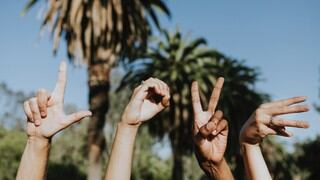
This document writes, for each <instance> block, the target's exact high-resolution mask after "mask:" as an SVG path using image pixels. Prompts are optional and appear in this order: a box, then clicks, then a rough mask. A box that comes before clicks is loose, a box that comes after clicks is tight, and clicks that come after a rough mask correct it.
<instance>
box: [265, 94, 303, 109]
mask: <svg viewBox="0 0 320 180" xmlns="http://www.w3.org/2000/svg"><path fill="white" fill-rule="evenodd" d="M306 99H307V97H306V96H297V97H292V98H288V99H282V100H277V101H273V102H269V103H265V104H263V105H261V106H262V107H263V108H270V107H276V106H290V105H293V104H297V103H301V102H304V101H306Z"/></svg>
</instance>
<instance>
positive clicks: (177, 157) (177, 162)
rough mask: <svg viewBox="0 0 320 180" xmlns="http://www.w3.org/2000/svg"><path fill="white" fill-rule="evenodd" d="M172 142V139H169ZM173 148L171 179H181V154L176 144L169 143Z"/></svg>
mask: <svg viewBox="0 0 320 180" xmlns="http://www.w3.org/2000/svg"><path fill="white" fill-rule="evenodd" d="M171 142H172V141H171ZM171 146H172V150H173V169H172V176H171V179H172V180H183V154H182V152H181V151H180V147H177V146H178V145H174V144H173V143H171Z"/></svg>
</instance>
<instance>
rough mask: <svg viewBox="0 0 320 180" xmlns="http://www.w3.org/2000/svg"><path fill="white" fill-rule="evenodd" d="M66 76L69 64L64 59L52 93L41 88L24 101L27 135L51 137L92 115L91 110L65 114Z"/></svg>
mask: <svg viewBox="0 0 320 180" xmlns="http://www.w3.org/2000/svg"><path fill="white" fill-rule="evenodd" d="M66 76H67V64H66V62H64V61H63V62H62V63H61V64H60V68H59V74H58V81H57V83H56V86H55V88H54V90H53V92H52V94H49V93H47V91H46V90H44V89H40V90H39V91H38V93H37V95H36V97H33V98H31V99H30V100H28V101H26V102H24V110H25V113H26V115H27V118H28V123H27V135H28V136H29V137H37V138H45V139H49V138H51V137H52V136H53V135H54V134H56V133H57V132H59V131H61V130H62V129H65V128H67V127H68V126H70V125H71V124H73V123H75V122H78V121H80V120H81V119H83V118H85V117H87V116H91V112H90V111H79V112H76V113H73V114H70V115H66V114H65V112H64V110H63V102H64V93H65V88H66V82H67V79H66V78H67V77H66Z"/></svg>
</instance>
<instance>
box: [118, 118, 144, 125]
mask: <svg viewBox="0 0 320 180" xmlns="http://www.w3.org/2000/svg"><path fill="white" fill-rule="evenodd" d="M120 123H122V124H123V125H125V126H128V127H131V128H139V127H140V125H141V124H142V123H141V122H135V123H132V122H131V121H128V120H127V118H125V117H122V118H121V121H120Z"/></svg>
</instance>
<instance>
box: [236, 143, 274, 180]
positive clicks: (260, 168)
mask: <svg viewBox="0 0 320 180" xmlns="http://www.w3.org/2000/svg"><path fill="white" fill-rule="evenodd" d="M241 150H242V154H243V159H244V164H245V168H246V173H247V176H248V179H250V180H256V179H263V180H271V179H272V178H271V175H270V173H269V170H268V167H267V165H266V162H265V161H264V158H263V155H262V152H261V149H260V147H259V145H249V144H241Z"/></svg>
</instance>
